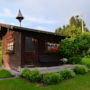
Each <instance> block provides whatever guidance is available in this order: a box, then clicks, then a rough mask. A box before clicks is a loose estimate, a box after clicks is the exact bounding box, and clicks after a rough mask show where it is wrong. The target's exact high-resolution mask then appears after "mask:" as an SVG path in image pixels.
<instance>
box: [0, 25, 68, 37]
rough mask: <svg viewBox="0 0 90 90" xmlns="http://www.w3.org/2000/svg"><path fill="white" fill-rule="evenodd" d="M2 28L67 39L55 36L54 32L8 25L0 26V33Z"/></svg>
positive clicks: (59, 35) (60, 35)
mask: <svg viewBox="0 0 90 90" xmlns="http://www.w3.org/2000/svg"><path fill="white" fill-rule="evenodd" d="M2 27H3V28H7V29H10V30H13V31H19V32H23V31H24V32H27V31H28V32H35V33H40V34H46V35H53V36H57V37H62V38H66V37H68V36H66V35H62V34H57V33H54V32H47V31H42V30H37V29H31V28H26V27H19V26H14V25H8V24H0V31H1V28H2Z"/></svg>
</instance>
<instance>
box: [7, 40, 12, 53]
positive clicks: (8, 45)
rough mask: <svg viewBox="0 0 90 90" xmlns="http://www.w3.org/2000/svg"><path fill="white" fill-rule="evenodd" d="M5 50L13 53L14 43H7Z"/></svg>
mask: <svg viewBox="0 0 90 90" xmlns="http://www.w3.org/2000/svg"><path fill="white" fill-rule="evenodd" d="M7 50H8V51H13V50H14V43H13V42H9V43H8V44H7Z"/></svg>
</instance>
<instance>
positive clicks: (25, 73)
mask: <svg viewBox="0 0 90 90" xmlns="http://www.w3.org/2000/svg"><path fill="white" fill-rule="evenodd" d="M30 73H31V71H30V69H29V68H24V69H23V70H22V72H21V76H22V77H24V78H26V79H29V75H30Z"/></svg>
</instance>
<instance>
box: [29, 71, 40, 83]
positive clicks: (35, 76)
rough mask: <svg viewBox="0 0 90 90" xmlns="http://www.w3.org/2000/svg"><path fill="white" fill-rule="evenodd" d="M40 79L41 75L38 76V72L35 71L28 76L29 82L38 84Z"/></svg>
mask: <svg viewBox="0 0 90 90" xmlns="http://www.w3.org/2000/svg"><path fill="white" fill-rule="evenodd" d="M40 79H41V75H40V72H39V70H37V69H33V70H31V72H30V75H29V80H31V81H32V82H38V81H40Z"/></svg>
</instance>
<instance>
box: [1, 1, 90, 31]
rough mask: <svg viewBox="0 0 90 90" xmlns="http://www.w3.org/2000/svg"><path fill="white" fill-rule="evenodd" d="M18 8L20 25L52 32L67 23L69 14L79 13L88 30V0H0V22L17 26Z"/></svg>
mask: <svg viewBox="0 0 90 90" xmlns="http://www.w3.org/2000/svg"><path fill="white" fill-rule="evenodd" d="M19 9H20V10H21V12H22V14H23V16H24V20H23V21H22V27H28V28H33V29H38V30H43V31H49V32H54V31H55V29H57V28H59V27H62V26H63V25H67V24H68V23H69V19H70V17H71V16H76V15H81V16H83V20H84V21H85V23H86V25H87V27H88V29H89V30H90V20H89V19H90V11H89V9H90V0H0V23H5V24H10V25H17V26H19V22H18V20H16V16H17V14H18V10H19Z"/></svg>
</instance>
